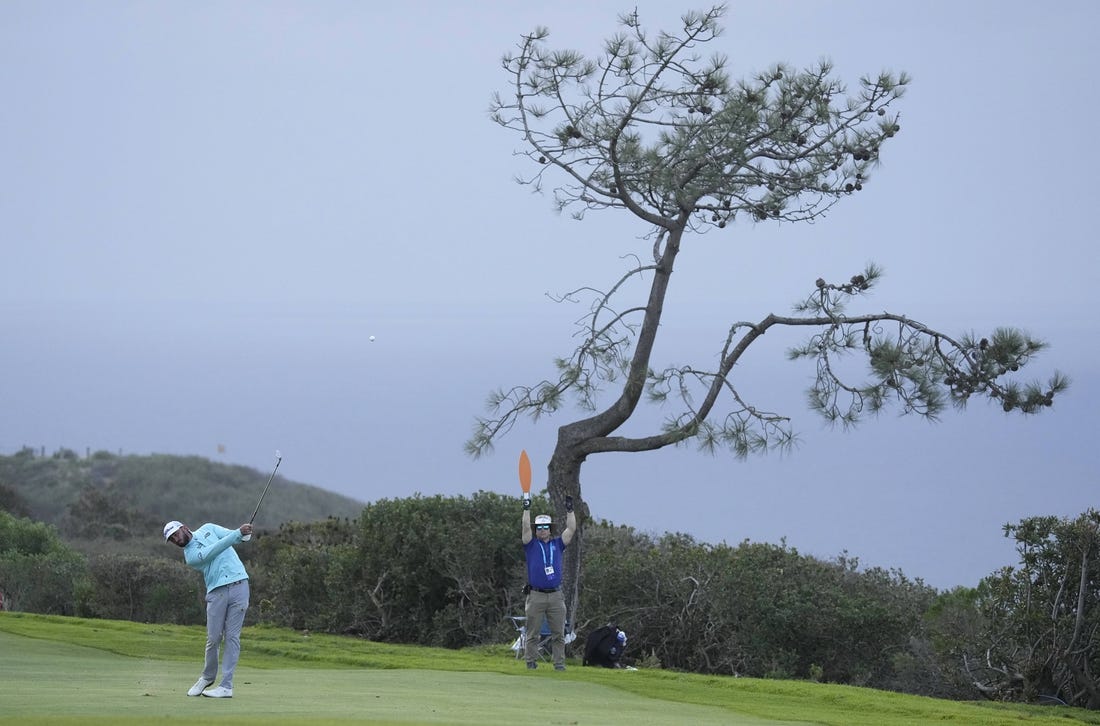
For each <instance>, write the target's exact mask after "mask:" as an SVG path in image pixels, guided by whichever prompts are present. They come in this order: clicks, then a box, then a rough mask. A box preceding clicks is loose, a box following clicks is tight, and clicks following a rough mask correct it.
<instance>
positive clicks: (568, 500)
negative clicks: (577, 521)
mask: <svg viewBox="0 0 1100 726" xmlns="http://www.w3.org/2000/svg"><path fill="white" fill-rule="evenodd" d="M565 511H567V512H572V511H573V495H572V494H566V495H565Z"/></svg>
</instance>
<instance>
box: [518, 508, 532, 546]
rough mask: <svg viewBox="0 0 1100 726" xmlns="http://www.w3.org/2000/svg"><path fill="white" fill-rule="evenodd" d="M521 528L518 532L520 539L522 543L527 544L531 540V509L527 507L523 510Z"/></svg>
mask: <svg viewBox="0 0 1100 726" xmlns="http://www.w3.org/2000/svg"><path fill="white" fill-rule="evenodd" d="M521 521H522V522H523V530H522V532H521V534H520V540H521V541H522V542H523V544H527V543H528V542H530V541H531V536H532V535H531V511H530V510H529V509H524V510H523V519H522V520H521Z"/></svg>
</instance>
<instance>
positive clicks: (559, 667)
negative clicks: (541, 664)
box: [554, 663, 565, 671]
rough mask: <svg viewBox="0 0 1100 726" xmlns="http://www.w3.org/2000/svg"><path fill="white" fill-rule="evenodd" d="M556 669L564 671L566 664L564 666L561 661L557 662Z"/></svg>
mask: <svg viewBox="0 0 1100 726" xmlns="http://www.w3.org/2000/svg"><path fill="white" fill-rule="evenodd" d="M554 670H556V671H563V670H565V666H563V665H562V664H561V663H556V664H555V665H554Z"/></svg>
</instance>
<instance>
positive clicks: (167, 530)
mask: <svg viewBox="0 0 1100 726" xmlns="http://www.w3.org/2000/svg"><path fill="white" fill-rule="evenodd" d="M182 526H183V522H177V521H176V520H174V519H173V520H172V521H171V522H169V523H168V524H166V525H164V541H165V542H167V541H168V538H169V537H171V536H172V535H174V534H175V533H176V531H177V530H179V529H180V527H182Z"/></svg>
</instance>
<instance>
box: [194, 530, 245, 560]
mask: <svg viewBox="0 0 1100 726" xmlns="http://www.w3.org/2000/svg"><path fill="white" fill-rule="evenodd" d="M225 531H226V534H225V535H224V536H222V538H221V539H219V540H218V541H217V542H215V543H214V546H213V547H211V548H210V549H208V550H206V551H205V552H202V551H201V550H199V551H197V552H202V555H201V556H199V557H191V556H189V553H188V552H184V561H185V562H186V563H187V564H188V565H191V566H192V567H194V566H195V565H198V564H201V563H203V562H204V561H206V560H212V559H214V558H215V557H217V556H218V555H220V554H221V553H222V552H225V550H226V549H228V548H229V547H230V546H232V545H235V544H237V543H238V542H240V541H241V538H242V537H243V535H242V534H241V531H240V530H239V529H228V530H225Z"/></svg>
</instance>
